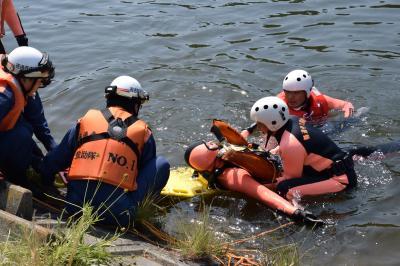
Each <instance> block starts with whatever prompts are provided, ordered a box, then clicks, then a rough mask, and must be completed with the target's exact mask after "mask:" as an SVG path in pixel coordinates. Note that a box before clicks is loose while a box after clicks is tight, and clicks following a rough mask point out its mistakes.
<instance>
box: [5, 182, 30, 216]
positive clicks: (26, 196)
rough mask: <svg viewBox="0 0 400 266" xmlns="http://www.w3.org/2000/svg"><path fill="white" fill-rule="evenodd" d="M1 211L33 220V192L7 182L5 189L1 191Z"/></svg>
mask: <svg viewBox="0 0 400 266" xmlns="http://www.w3.org/2000/svg"><path fill="white" fill-rule="evenodd" d="M0 209H2V210H5V211H7V212H9V213H11V214H14V215H16V216H19V217H22V218H24V219H27V220H32V214H33V203H32V192H31V191H30V190H29V189H26V188H23V187H20V186H17V185H13V184H11V183H9V182H6V185H5V188H2V189H0Z"/></svg>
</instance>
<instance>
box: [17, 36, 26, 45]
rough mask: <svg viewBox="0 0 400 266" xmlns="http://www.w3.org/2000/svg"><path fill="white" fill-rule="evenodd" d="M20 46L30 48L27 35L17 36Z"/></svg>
mask: <svg viewBox="0 0 400 266" xmlns="http://www.w3.org/2000/svg"><path fill="white" fill-rule="evenodd" d="M15 39H16V40H17V43H18V46H28V37H26V35H25V34H21V35H18V36H15Z"/></svg>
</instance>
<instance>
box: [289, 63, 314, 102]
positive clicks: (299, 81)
mask: <svg viewBox="0 0 400 266" xmlns="http://www.w3.org/2000/svg"><path fill="white" fill-rule="evenodd" d="M313 86H314V81H313V79H312V78H311V76H310V74H308V72H307V71H304V70H301V69H296V70H293V71H291V72H289V74H287V75H286V77H285V78H284V79H283V83H282V89H283V90H284V91H305V92H306V93H307V98H308V97H310V93H311V89H312V87H313Z"/></svg>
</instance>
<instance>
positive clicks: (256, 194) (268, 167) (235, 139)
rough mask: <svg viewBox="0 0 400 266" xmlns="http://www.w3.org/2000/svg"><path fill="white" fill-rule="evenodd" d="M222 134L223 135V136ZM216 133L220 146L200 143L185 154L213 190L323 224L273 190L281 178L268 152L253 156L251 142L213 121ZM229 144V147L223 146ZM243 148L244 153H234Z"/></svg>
mask: <svg viewBox="0 0 400 266" xmlns="http://www.w3.org/2000/svg"><path fill="white" fill-rule="evenodd" d="M221 131H222V132H223V133H221ZM212 132H213V133H214V134H215V135H216V136H217V138H218V139H219V140H220V142H219V143H217V142H212V141H210V142H197V143H193V144H191V145H190V146H189V147H188V148H187V150H186V151H185V156H184V157H185V161H186V163H187V164H188V165H189V166H190V167H192V168H193V169H194V170H195V172H194V174H196V173H200V174H201V175H202V176H204V177H205V178H206V179H207V180H208V181H209V186H210V187H213V186H217V187H219V188H222V189H226V190H230V191H236V192H240V193H243V194H244V195H246V196H248V197H251V198H254V199H256V200H258V201H260V202H261V203H263V204H265V205H266V206H268V207H270V208H272V209H274V210H278V211H281V212H283V213H285V214H286V215H288V216H290V217H292V218H293V219H294V220H295V221H299V222H305V223H308V224H315V223H317V224H322V223H323V222H322V220H320V219H318V218H316V217H315V216H314V215H313V214H312V213H311V212H309V211H306V210H303V209H299V208H298V207H295V206H294V205H293V204H291V203H290V202H289V201H288V200H286V199H284V198H283V197H282V196H280V195H278V194H277V193H275V192H274V191H272V190H271V188H274V185H273V183H274V182H275V180H276V178H277V177H278V169H277V165H276V164H275V163H274V161H273V158H271V157H269V156H268V154H267V152H265V151H264V152H261V153H259V152H253V151H250V150H248V149H247V148H246V146H248V143H247V141H246V140H245V139H244V138H243V137H242V136H241V135H240V134H239V133H238V132H237V131H234V130H233V129H232V128H230V127H229V125H227V124H226V123H224V122H223V121H220V120H214V121H213V127H212ZM224 140H226V142H227V144H228V145H229V146H228V147H226V146H225V145H223V144H222V143H224ZM232 144H233V145H240V146H236V148H239V147H244V150H240V149H231V147H233V146H231V145H232Z"/></svg>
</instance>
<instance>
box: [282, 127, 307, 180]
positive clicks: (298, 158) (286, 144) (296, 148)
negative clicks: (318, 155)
mask: <svg viewBox="0 0 400 266" xmlns="http://www.w3.org/2000/svg"><path fill="white" fill-rule="evenodd" d="M279 144H280V145H279V154H280V156H281V159H282V163H283V165H282V166H283V175H282V178H283V179H291V178H296V177H301V176H302V174H303V167H304V161H305V159H306V157H307V152H306V150H305V148H304V147H303V145H302V144H301V143H300V142H299V141H298V140H297V139H296V137H295V136H293V135H292V134H291V133H289V132H287V131H286V132H284V133H283V135H282V139H281V142H280V143H279Z"/></svg>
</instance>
